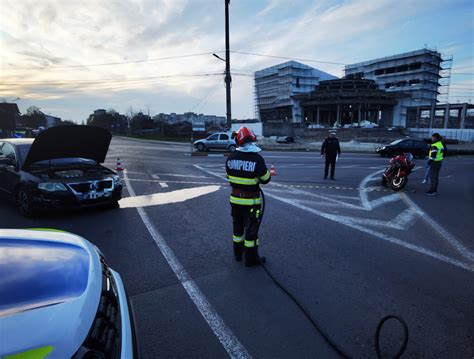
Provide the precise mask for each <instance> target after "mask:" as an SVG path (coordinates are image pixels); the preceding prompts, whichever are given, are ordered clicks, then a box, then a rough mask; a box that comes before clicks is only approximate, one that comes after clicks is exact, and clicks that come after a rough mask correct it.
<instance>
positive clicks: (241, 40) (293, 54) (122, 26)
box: [0, 0, 474, 123]
mask: <svg viewBox="0 0 474 359" xmlns="http://www.w3.org/2000/svg"><path fill="white" fill-rule="evenodd" d="M230 38H231V39H230V40H231V45H230V46H231V51H235V52H232V53H231V69H232V74H233V77H232V80H233V81H232V115H233V116H232V117H233V118H239V119H243V118H254V117H255V107H254V94H253V91H254V88H253V77H252V76H253V75H252V74H253V72H254V71H256V70H259V69H262V68H265V67H268V66H273V65H275V64H278V63H281V62H284V61H286V60H285V59H279V58H274V57H266V56H256V55H248V54H242V53H239V52H247V53H254V54H262V55H270V56H281V57H287V58H292V59H301V61H300V62H302V63H305V64H307V65H310V66H312V67H315V68H318V69H320V70H323V71H326V72H329V73H331V74H333V75H336V76H343V71H342V70H343V64H351V63H355V62H360V61H365V60H370V59H374V58H378V57H384V56H390V55H394V54H397V53H401V52H407V51H412V50H416V49H420V48H424V47H428V48H431V49H436V50H438V51H440V52H441V53H442V54H443V55H444V56H446V57H448V56H453V69H452V76H451V87H450V102H458V101H459V102H465V101H468V102H469V101H471V99H472V100H474V85H473V84H474V1H472V0H397V1H393V0H377V1H375V0H347V1H342V0H317V1H310V0H231V2H230ZM224 49H225V43H224V0H127V1H110V0H92V1H91V0H41V1H37V0H32V1H30V0H0V101H1V100H5V101H8V102H10V101H13V100H15V99H16V100H15V101H16V102H17V103H18V105H19V108H20V111H21V112H23V113H25V112H26V109H27V108H28V107H29V106H32V105H33V106H37V107H39V108H40V109H41V110H42V111H43V112H44V113H47V114H51V115H55V116H58V117H61V118H62V119H68V120H72V121H75V122H77V123H81V122H82V121H85V120H86V119H87V117H88V116H89V114H90V113H92V112H93V110H95V109H98V108H104V109H114V110H116V111H118V112H120V113H125V114H129V113H132V112H138V111H142V112H144V113H149V114H151V115H154V114H158V113H161V112H163V113H170V112H176V113H183V112H189V111H193V112H197V113H205V114H215V115H222V116H224V115H225V86H224V77H223V72H224V66H225V64H224V62H222V61H220V60H218V59H217V58H215V57H214V56H212V53H217V54H219V55H220V56H222V57H223V56H224V54H223V50H224ZM17 98H19V99H17ZM471 102H472V101H471Z"/></svg>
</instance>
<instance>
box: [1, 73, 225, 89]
mask: <svg viewBox="0 0 474 359" xmlns="http://www.w3.org/2000/svg"><path fill="white" fill-rule="evenodd" d="M221 75H222V73H220V72H214V73H196V74H173V75H160V76H144V77H130V78H125V79H118V78H109V79H91V80H62V81H23V82H22V81H15V82H10V83H9V82H2V85H9V86H14V85H30V86H48V85H51V86H52V85H57V86H60V85H72V84H78V85H80V84H94V83H97V84H103V83H105V82H114V83H121V82H123V83H127V82H134V81H143V80H155V79H164V78H190V77H208V76H221Z"/></svg>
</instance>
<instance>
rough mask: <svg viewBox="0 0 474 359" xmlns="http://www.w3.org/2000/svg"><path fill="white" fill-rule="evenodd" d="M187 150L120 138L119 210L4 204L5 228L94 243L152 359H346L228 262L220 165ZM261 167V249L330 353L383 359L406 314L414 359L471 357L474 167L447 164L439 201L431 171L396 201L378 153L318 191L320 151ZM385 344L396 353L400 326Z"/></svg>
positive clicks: (0, 212)
mask: <svg viewBox="0 0 474 359" xmlns="http://www.w3.org/2000/svg"><path fill="white" fill-rule="evenodd" d="M342 150H343V151H344V148H343V149H342ZM187 152H189V144H184V145H180V144H174V143H173V144H166V143H153V142H149V141H135V140H124V139H114V141H113V144H112V147H111V150H110V151H109V155H108V159H107V163H106V164H107V165H108V166H109V167H115V163H116V158H117V157H120V159H121V161H122V163H123V164H124V166H125V168H126V172H125V173H124V175H123V177H124V181H125V183H126V185H127V187H128V190H126V191H125V192H124V195H125V197H126V198H124V199H123V200H122V203H121V205H122V208H121V209H117V210H101V209H97V210H88V211H83V212H72V213H61V214H58V213H56V214H47V215H41V216H39V217H37V218H34V219H24V218H22V217H20V216H19V215H18V214H17V213H16V211H15V210H14V208H13V207H12V206H11V205H9V204H5V203H2V204H0V218H1V226H2V227H12V228H26V227H53V228H60V229H64V230H67V231H71V232H74V233H77V234H80V235H82V236H84V237H85V238H87V239H89V240H90V241H91V242H93V243H94V244H96V245H97V246H99V247H100V248H101V250H102V251H103V252H104V254H105V256H106V257H107V259H108V261H109V263H110V265H111V266H112V267H113V268H114V269H116V270H117V271H118V272H120V274H121V275H122V277H123V279H124V283H125V285H126V287H127V291H128V293H129V295H130V297H131V303H132V306H133V311H134V313H135V317H136V320H137V326H138V335H139V342H140V346H141V351H142V354H143V357H144V358H156V357H183V358H191V357H213V358H214V357H226V356H228V355H231V356H233V357H239V356H240V357H250V356H252V357H255V358H290V357H291V358H306V357H308V358H314V357H324V358H326V357H337V355H336V354H335V353H334V352H332V351H331V349H330V348H329V347H328V345H327V344H326V343H325V342H324V340H323V339H322V337H321V336H320V335H319V334H318V333H317V332H316V331H315V330H314V329H313V327H312V326H311V325H310V323H309V322H308V321H307V319H306V318H305V317H304V316H303V315H302V313H301V312H300V311H299V309H298V308H297V307H296V306H295V305H294V304H293V303H292V302H291V301H290V300H289V299H288V297H287V296H286V295H285V294H284V293H283V292H281V291H280V289H278V288H277V287H276V286H275V285H274V284H273V283H272V282H271V280H270V279H269V278H268V276H267V275H266V274H265V272H264V271H263V270H262V269H260V268H252V269H248V268H245V267H244V266H243V265H242V264H241V263H235V262H234V261H233V258H232V255H231V254H232V252H231V250H232V248H231V245H232V242H231V235H232V232H231V217H230V209H229V205H228V194H229V188H228V185H227V184H226V182H225V180H224V178H223V174H224V169H223V166H224V161H225V157H224V156H212V157H190V156H189V155H187V154H188V153H187ZM263 155H264V157H265V159H266V162H267V165H268V166H269V165H270V164H271V163H274V165H275V167H276V170H277V175H276V176H275V177H274V178H273V180H272V182H271V184H270V185H268V186H266V187H264V190H265V194H266V212H265V217H264V221H263V224H262V227H261V234H260V242H261V252H262V253H263V254H264V255H265V256H266V257H267V258H268V265H267V266H268V268H269V270H270V271H271V272H272V273H273V274H274V275H275V276H276V277H277V278H278V279H279V280H280V281H281V282H282V284H284V285H285V286H286V287H287V289H288V290H289V291H290V292H292V294H293V295H294V296H295V297H296V298H298V300H299V301H300V302H301V303H302V304H303V305H304V306H305V307H306V308H307V309H308V310H309V311H310V312H311V314H312V315H313V317H315V318H316V319H317V320H318V322H320V323H321V325H322V326H323V327H324V329H325V330H326V331H327V332H328V333H329V334H330V335H331V337H332V338H333V339H334V341H336V342H337V343H338V344H339V345H340V346H341V347H343V348H344V349H345V351H346V352H348V353H350V354H351V355H352V356H353V357H375V352H374V349H373V334H374V331H375V327H376V325H377V322H378V320H379V319H380V318H382V317H383V316H385V315H387V314H397V315H400V316H401V317H403V318H404V319H405V320H406V322H407V324H408V326H409V330H410V341H409V344H408V348H407V351H406V354H405V357H422V356H426V357H430V358H445V357H453V358H454V357H455V358H463V357H466V358H470V357H472V355H473V353H474V337H473V334H472V333H474V321H473V320H472V318H474V305H473V298H474V241H473V240H472V238H473V236H472V233H473V232H474V221H473V220H472V218H474V216H473V215H474V157H470V156H465V157H459V158H458V157H456V158H447V159H446V160H445V163H444V165H443V168H442V170H441V174H440V176H441V178H440V187H439V192H440V195H439V196H436V197H428V196H424V195H423V192H424V191H425V190H426V189H427V188H426V185H422V184H421V183H420V182H421V179H422V178H421V177H422V171H423V170H422V169H420V170H417V171H415V172H414V173H413V174H412V175H411V176H410V178H409V182H408V185H407V187H406V189H405V190H404V191H402V192H400V193H395V192H393V191H391V190H389V189H387V188H382V187H380V186H379V181H380V171H381V170H382V169H383V168H384V166H385V165H386V163H387V159H384V158H381V157H379V156H376V155H372V154H346V153H344V152H343V154H342V156H341V158H340V159H339V162H338V164H337V170H336V181H330V180H323V178H322V177H323V176H322V175H323V173H322V171H323V168H322V166H323V161H322V159H321V158H320V156H319V155H318V153H314V152H310V153H307V152H269V153H263ZM424 164H425V163H424V161H422V160H417V166H420V167H423V166H424ZM130 194H131V195H132V196H133V198H130V197H128V196H129V195H130ZM385 335H386V337H385V339H384V343H385V344H384V345H385V348H388V349H387V353H388V352H389V350H390V349H391V350H392V352H395V351H396V350H397V349H398V347H397V343H398V342H399V340H400V339H399V334H398V331H397V329H396V327H395V326H393V327H390V328H388V329H387V331H386V333H385Z"/></svg>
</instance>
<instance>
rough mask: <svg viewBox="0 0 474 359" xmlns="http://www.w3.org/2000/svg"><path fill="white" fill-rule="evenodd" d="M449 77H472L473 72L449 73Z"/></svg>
mask: <svg viewBox="0 0 474 359" xmlns="http://www.w3.org/2000/svg"><path fill="white" fill-rule="evenodd" d="M451 75H462V76H474V72H451Z"/></svg>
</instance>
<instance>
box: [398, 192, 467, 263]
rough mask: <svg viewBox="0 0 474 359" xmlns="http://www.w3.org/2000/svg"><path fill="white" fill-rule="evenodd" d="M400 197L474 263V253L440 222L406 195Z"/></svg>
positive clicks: (401, 194) (402, 194)
mask: <svg viewBox="0 0 474 359" xmlns="http://www.w3.org/2000/svg"><path fill="white" fill-rule="evenodd" d="M400 196H401V197H402V199H403V200H404V201H405V203H406V204H407V205H408V206H409V207H410V208H413V209H414V210H415V211H418V212H419V213H420V214H421V218H423V219H424V220H425V222H426V223H428V224H429V225H430V226H431V228H433V230H434V231H435V232H436V233H437V234H438V235H439V236H440V237H441V238H442V239H444V240H445V241H446V242H448V243H449V244H450V245H451V247H453V248H454V249H455V250H456V251H457V252H458V253H459V254H461V255H462V256H463V257H464V258H467V259H469V260H470V261H472V262H474V252H472V251H470V250H469V249H467V248H466V247H464V245H463V244H462V243H461V242H460V241H459V240H457V239H456V238H455V237H454V236H452V235H451V234H450V233H449V232H448V231H447V230H445V229H444V228H443V227H442V226H441V225H440V224H439V223H438V222H436V221H435V220H434V219H433V218H431V217H430V216H429V215H428V214H427V213H426V212H424V211H423V210H422V209H421V208H420V207H418V205H417V204H415V202H413V201H412V200H411V199H410V198H408V196H407V195H406V194H405V193H400Z"/></svg>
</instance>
